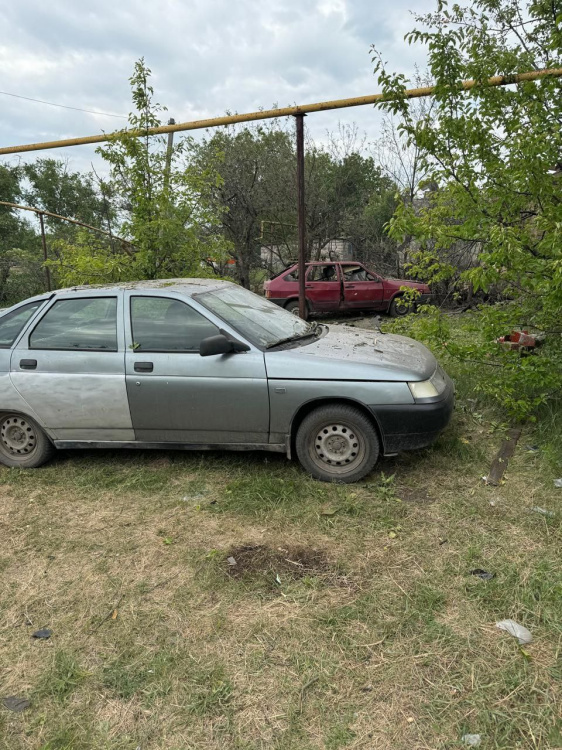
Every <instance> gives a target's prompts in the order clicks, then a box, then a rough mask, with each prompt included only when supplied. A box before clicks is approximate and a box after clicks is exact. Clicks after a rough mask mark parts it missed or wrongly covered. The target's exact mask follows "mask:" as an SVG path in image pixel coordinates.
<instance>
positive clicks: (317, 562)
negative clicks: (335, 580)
mask: <svg viewBox="0 0 562 750" xmlns="http://www.w3.org/2000/svg"><path fill="white" fill-rule="evenodd" d="M225 565H226V567H227V573H228V575H229V576H231V577H232V578H242V577H245V576H252V575H254V576H256V575H257V576H264V575H265V576H273V577H275V576H276V575H277V576H281V575H282V576H283V577H285V578H287V577H289V578H293V579H298V578H305V577H306V576H326V575H329V574H330V573H332V574H333V573H334V570H333V568H332V566H331V565H330V563H329V562H328V559H327V557H326V554H325V553H324V552H323V551H322V550H319V549H312V548H311V547H304V546H298V545H297V546H295V545H293V546H288V547H272V546H269V545H267V544H243V545H241V546H239V547H233V548H232V549H230V550H229V552H228V554H227V557H226V560H225Z"/></svg>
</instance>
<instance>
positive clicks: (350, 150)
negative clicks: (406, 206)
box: [196, 123, 395, 286]
mask: <svg viewBox="0 0 562 750" xmlns="http://www.w3.org/2000/svg"><path fill="white" fill-rule="evenodd" d="M355 138H356V134H355V131H354V130H351V131H350V132H348V131H343V132H340V133H339V135H338V136H337V137H336V136H333V137H332V139H331V141H330V143H329V144H328V145H327V146H322V147H320V146H318V145H316V144H314V142H312V141H310V140H309V139H307V144H306V149H305V195H306V236H307V255H308V257H309V258H311V259H316V258H318V256H319V255H320V253H321V252H322V251H325V247H326V245H327V243H328V242H329V241H330V240H332V239H336V238H342V239H347V240H349V241H351V242H352V243H353V244H354V246H355V250H356V252H357V253H358V255H359V256H360V257H361V258H363V259H364V260H369V261H374V262H376V263H377V264H378V265H380V261H381V260H384V259H385V258H386V255H392V251H393V249H394V243H392V242H390V241H389V240H388V238H387V236H386V234H385V230H384V226H385V224H386V223H387V222H388V220H389V219H390V217H391V216H392V212H393V210H394V205H395V203H394V193H395V186H394V184H393V183H392V181H391V180H390V179H389V178H388V177H384V176H383V175H382V174H381V171H380V169H379V168H378V167H377V165H376V164H375V163H374V161H373V159H372V158H370V157H365V156H363V155H362V154H361V153H360V145H359V144H356V143H355ZM196 164H197V166H198V168H199V169H203V170H210V171H216V172H217V173H218V174H219V175H220V181H219V182H218V184H216V185H215V186H214V187H213V188H212V189H211V193H210V195H211V199H212V202H213V205H214V206H215V212H216V213H217V214H220V215H221V217H222V219H221V229H222V232H223V233H224V236H225V238H226V239H227V241H228V242H229V251H228V255H229V257H230V258H231V259H233V260H234V261H235V262H236V273H237V278H238V280H239V282H240V283H241V284H243V285H245V286H248V285H250V284H251V283H252V282H253V281H254V277H255V269H257V268H258V267H260V266H261V265H262V261H261V260H260V250H261V248H262V247H267V248H271V250H272V254H273V255H274V256H275V257H276V263H277V266H278V265H279V264H288V263H290V262H291V261H292V260H293V259H294V258H295V257H296V254H297V200H296V180H295V170H296V153H295V136H294V132H292V130H288V129H287V128H286V127H285V126H282V125H279V124H277V123H274V124H263V125H258V126H255V127H244V128H242V129H236V128H229V129H225V130H216V131H214V132H213V133H212V134H211V135H210V136H209V137H208V138H206V139H205V140H203V141H202V142H201V144H200V145H199V146H198V147H197V148H196ZM266 265H267V263H266ZM277 266H276V267H277ZM392 267H393V269H394V268H395V264H393V265H392ZM225 270H226V266H225V267H223V268H220V271H221V272H224V271H225ZM269 270H270V271H272V270H274V267H273V264H271V267H269ZM256 286H258V284H256Z"/></svg>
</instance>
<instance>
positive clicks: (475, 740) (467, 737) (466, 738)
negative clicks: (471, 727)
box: [461, 734, 482, 747]
mask: <svg viewBox="0 0 562 750" xmlns="http://www.w3.org/2000/svg"><path fill="white" fill-rule="evenodd" d="M461 742H463V743H464V744H465V745H467V746H468V747H479V746H480V743H481V742H482V737H481V736H480V735H479V734H463V736H462V737H461Z"/></svg>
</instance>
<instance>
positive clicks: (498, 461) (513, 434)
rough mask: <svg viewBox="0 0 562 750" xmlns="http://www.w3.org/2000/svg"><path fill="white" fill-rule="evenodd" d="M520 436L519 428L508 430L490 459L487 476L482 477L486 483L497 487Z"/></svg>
mask: <svg viewBox="0 0 562 750" xmlns="http://www.w3.org/2000/svg"><path fill="white" fill-rule="evenodd" d="M520 437H521V430H518V429H513V430H508V433H507V437H506V439H505V440H504V441H503V443H502V445H501V448H500V449H499V451H498V454H497V456H496V457H495V458H494V460H493V461H492V465H491V467H490V472H489V474H488V476H487V477H482V479H483V480H484V482H485V483H486V484H491V485H492V486H494V487H497V485H498V484H500V483H501V480H502V478H503V475H504V473H505V470H506V469H507V464H508V461H509V459H510V458H511V457H512V456H513V454H514V453H515V447H516V446H517V441H518V440H519V438H520Z"/></svg>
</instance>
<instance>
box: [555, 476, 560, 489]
mask: <svg viewBox="0 0 562 750" xmlns="http://www.w3.org/2000/svg"><path fill="white" fill-rule="evenodd" d="M554 486H555V487H558V489H561V488H562V478H560V479H555V480H554Z"/></svg>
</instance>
